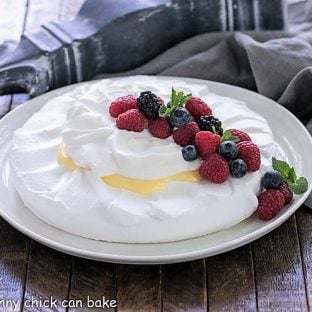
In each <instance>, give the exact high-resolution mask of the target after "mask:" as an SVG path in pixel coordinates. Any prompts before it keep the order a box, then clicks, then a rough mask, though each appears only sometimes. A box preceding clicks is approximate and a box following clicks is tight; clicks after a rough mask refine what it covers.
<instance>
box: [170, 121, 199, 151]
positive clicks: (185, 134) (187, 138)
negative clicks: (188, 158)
mask: <svg viewBox="0 0 312 312" xmlns="http://www.w3.org/2000/svg"><path fill="white" fill-rule="evenodd" d="M198 131H199V128H198V125H197V123H196V122H194V121H192V122H189V123H188V124H186V125H185V126H183V127H181V128H178V129H176V130H174V131H173V133H172V136H173V140H174V142H176V143H177V144H179V145H181V146H186V145H190V144H194V142H195V135H196V133H197V132H198Z"/></svg>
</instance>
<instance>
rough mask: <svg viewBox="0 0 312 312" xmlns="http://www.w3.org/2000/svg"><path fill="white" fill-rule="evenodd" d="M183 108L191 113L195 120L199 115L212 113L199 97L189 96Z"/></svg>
mask: <svg viewBox="0 0 312 312" xmlns="http://www.w3.org/2000/svg"><path fill="white" fill-rule="evenodd" d="M185 108H186V109H187V110H188V111H189V112H190V113H191V115H192V116H193V117H194V119H195V120H197V119H199V118H200V117H201V116H210V115H212V110H211V108H210V107H209V106H208V105H207V104H206V103H205V102H204V101H203V100H202V99H200V98H198V97H191V98H190V99H189V100H188V101H187V102H186V103H185Z"/></svg>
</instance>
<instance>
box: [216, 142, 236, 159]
mask: <svg viewBox="0 0 312 312" xmlns="http://www.w3.org/2000/svg"><path fill="white" fill-rule="evenodd" d="M237 153H238V148H237V145H236V143H235V142H233V141H224V142H222V143H221V144H220V145H219V154H220V155H222V156H224V157H226V158H232V159H233V158H235V157H236V156H237Z"/></svg>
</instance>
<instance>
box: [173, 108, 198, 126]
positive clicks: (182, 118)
mask: <svg viewBox="0 0 312 312" xmlns="http://www.w3.org/2000/svg"><path fill="white" fill-rule="evenodd" d="M192 119H193V117H192V115H191V114H190V112H189V111H188V110H187V109H186V108H184V107H181V108H177V109H175V110H174V111H173V112H172V113H171V115H170V123H171V124H172V125H173V126H174V127H177V128H181V127H182V126H184V125H186V124H187V123H189V122H190V121H192Z"/></svg>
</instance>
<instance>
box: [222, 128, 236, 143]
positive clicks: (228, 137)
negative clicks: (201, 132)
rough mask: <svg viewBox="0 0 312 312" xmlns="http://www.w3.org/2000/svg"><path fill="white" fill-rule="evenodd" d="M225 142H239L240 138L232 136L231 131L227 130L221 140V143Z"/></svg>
mask: <svg viewBox="0 0 312 312" xmlns="http://www.w3.org/2000/svg"><path fill="white" fill-rule="evenodd" d="M224 141H233V142H238V141H239V137H237V136H234V135H232V133H231V130H226V131H224V133H223V135H222V138H221V142H224Z"/></svg>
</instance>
